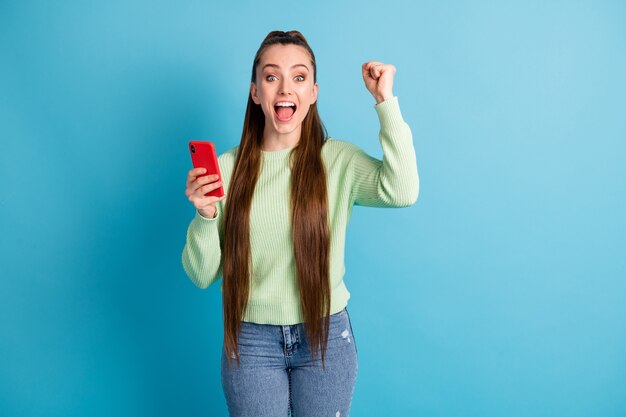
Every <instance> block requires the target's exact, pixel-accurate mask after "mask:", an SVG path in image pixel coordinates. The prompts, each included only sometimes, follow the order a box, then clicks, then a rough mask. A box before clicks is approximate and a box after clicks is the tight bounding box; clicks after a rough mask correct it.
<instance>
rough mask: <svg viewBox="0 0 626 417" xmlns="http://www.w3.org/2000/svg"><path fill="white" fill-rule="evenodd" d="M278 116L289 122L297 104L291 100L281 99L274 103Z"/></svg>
mask: <svg viewBox="0 0 626 417" xmlns="http://www.w3.org/2000/svg"><path fill="white" fill-rule="evenodd" d="M274 112H275V113H276V117H277V118H278V120H280V121H281V122H288V121H289V120H291V118H292V117H293V114H294V113H295V112H296V104H295V103H292V102H290V101H279V102H278V103H276V104H275V105H274Z"/></svg>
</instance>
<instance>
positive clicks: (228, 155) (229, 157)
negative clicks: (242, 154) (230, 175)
mask: <svg viewBox="0 0 626 417" xmlns="http://www.w3.org/2000/svg"><path fill="white" fill-rule="evenodd" d="M238 150H239V146H235V147H234V148H230V149H228V150H227V151H225V152H223V153H222V154H221V155H220V156H218V157H217V160H218V162H219V164H220V167H226V166H229V167H232V166H234V165H235V161H236V160H237V151H238Z"/></svg>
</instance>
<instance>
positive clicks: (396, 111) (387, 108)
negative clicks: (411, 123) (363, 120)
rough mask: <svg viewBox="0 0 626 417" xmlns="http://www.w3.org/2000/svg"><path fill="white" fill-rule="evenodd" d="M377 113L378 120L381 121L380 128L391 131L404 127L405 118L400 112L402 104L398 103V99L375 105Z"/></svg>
mask: <svg viewBox="0 0 626 417" xmlns="http://www.w3.org/2000/svg"><path fill="white" fill-rule="evenodd" d="M374 108H375V109H376V113H378V119H379V120H380V126H381V127H386V128H390V129H394V130H395V129H397V128H401V127H402V128H403V127H404V123H405V122H404V118H403V117H402V112H400V104H399V103H398V97H395V96H394V97H391V98H388V99H387V100H385V101H383V102H381V103H378V104H376V105H374Z"/></svg>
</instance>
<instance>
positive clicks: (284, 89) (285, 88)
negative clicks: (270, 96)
mask: <svg viewBox="0 0 626 417" xmlns="http://www.w3.org/2000/svg"><path fill="white" fill-rule="evenodd" d="M278 94H285V95H287V94H291V86H290V85H289V82H288V81H287V80H285V81H283V82H282V83H281V84H280V88H279V89H278Z"/></svg>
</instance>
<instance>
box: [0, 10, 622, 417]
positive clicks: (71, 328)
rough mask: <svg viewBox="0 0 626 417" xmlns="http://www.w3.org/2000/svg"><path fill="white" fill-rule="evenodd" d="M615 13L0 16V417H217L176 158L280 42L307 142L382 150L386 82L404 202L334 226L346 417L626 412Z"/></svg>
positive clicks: (215, 335) (224, 141) (228, 141)
mask: <svg viewBox="0 0 626 417" xmlns="http://www.w3.org/2000/svg"><path fill="white" fill-rule="evenodd" d="M625 22H626V4H625V3H624V2H619V1H577V2H569V1H563V2H557V1H555V2H544V1H519V2H495V1H475V2H435V1H431V2H409V1H405V2H396V1H386V2H381V1H377V2H374V1H358V2H357V1H354V2H341V1H334V2H330V1H329V2H315V3H313V2H299V3H298V2H208V1H170V2H165V1H146V0H125V1H107V2H104V1H100V2H82V1H60V2H47V1H41V2H36V1H3V2H1V3H0V60H1V64H0V127H1V130H0V135H1V137H0V175H1V177H0V178H1V182H0V187H1V188H0V212H1V216H0V261H1V263H0V268H1V269H0V275H1V276H0V279H1V281H0V282H1V283H2V288H1V290H0V332H1V333H0V415H2V416H11V417H13V416H16V417H18V416H92V417H95V416H191V415H193V416H226V415H227V410H226V406H225V400H224V397H223V394H222V389H221V385H220V375H219V357H220V349H221V343H222V340H223V339H222V327H221V322H222V315H221V298H220V291H219V288H218V286H212V287H211V288H209V289H208V290H206V291H202V290H199V289H197V288H196V287H195V286H193V284H192V283H191V281H189V279H188V278H187V277H186V275H185V274H184V271H183V269H182V265H181V261H180V255H181V252H182V248H183V245H184V239H185V233H186V229H187V225H188V223H189V221H190V220H191V218H192V216H193V214H194V210H193V207H192V206H191V204H190V203H189V201H187V199H186V197H185V195H184V189H185V177H186V174H187V170H188V169H189V168H190V159H189V155H188V153H187V146H186V144H187V141H188V140H190V139H198V140H211V141H214V142H216V144H217V147H218V152H220V153H221V152H223V151H225V150H226V149H228V148H230V147H232V146H235V145H237V144H238V142H239V138H240V134H241V127H242V121H243V115H244V108H245V103H246V97H247V94H248V88H249V81H250V71H251V64H252V58H253V56H254V53H255V51H256V49H257V48H258V46H259V44H260V42H261V40H262V39H263V37H264V36H265V35H266V34H267V33H268V32H269V31H270V30H274V29H280V30H289V29H299V30H300V31H302V32H303V33H304V34H305V36H307V38H308V39H309V41H310V43H311V45H312V47H313V49H314V51H315V52H316V55H317V59H318V64H319V79H318V81H319V85H320V93H319V108H320V112H321V115H322V119H323V121H324V122H325V124H326V126H327V127H328V130H329V132H330V134H331V135H332V136H334V137H336V138H339V139H342V140H348V141H352V142H354V143H356V144H358V145H359V146H361V147H362V148H363V149H365V150H366V151H367V152H368V153H370V154H371V155H373V156H376V157H379V158H380V157H382V150H381V147H380V144H379V141H378V121H377V118H376V113H375V111H374V108H373V106H374V99H373V98H372V97H371V96H370V95H369V93H368V92H367V91H366V89H365V87H364V85H363V81H362V78H361V73H360V65H361V64H362V63H363V62H365V61H367V60H380V61H383V62H388V63H392V64H394V65H395V66H396V67H397V69H398V72H397V76H396V80H395V88H394V93H395V94H396V95H397V96H398V98H399V100H400V104H401V109H402V112H403V114H404V117H405V119H406V121H407V122H408V123H409V124H410V126H411V128H412V130H413V135H414V144H415V149H416V151H417V158H418V165H419V172H420V178H421V193H420V197H419V200H418V202H417V204H416V205H414V206H412V207H410V208H404V209H395V210H393V209H387V210H385V209H373V208H363V207H359V208H356V209H355V210H354V214H353V218H352V222H351V224H350V227H349V231H348V236H347V253H346V276H345V281H346V284H347V286H348V288H349V290H350V291H351V294H352V298H351V299H350V302H349V308H350V312H351V315H352V323H353V326H354V331H355V336H356V341H357V344H358V349H359V359H360V363H359V373H358V379H357V385H356V388H355V393H354V398H353V408H352V415H354V416H390V415H394V416H481V417H492V416H493V417H496V416H497V417H500V416H509V417H514V416H532V417H541V416H560V417H564V416H572V417H573V416H577V417H578V416H580V417H589V416H603V417H612V416H615V417H617V416H624V415H626V395H625V393H626V354H625V352H626V325H625V323H626V321H625V320H626V256H624V255H625V253H626V239H625V237H624V235H625V234H626V220H625V215H624V213H626V165H625V162H626V161H625V159H626V158H625V156H626V145H625V141H626V77H625V74H626V42H625V40H626V25H625V24H624V23H625Z"/></svg>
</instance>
